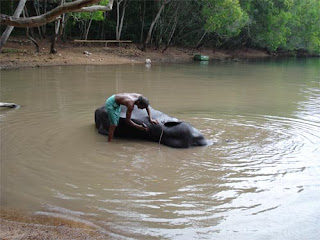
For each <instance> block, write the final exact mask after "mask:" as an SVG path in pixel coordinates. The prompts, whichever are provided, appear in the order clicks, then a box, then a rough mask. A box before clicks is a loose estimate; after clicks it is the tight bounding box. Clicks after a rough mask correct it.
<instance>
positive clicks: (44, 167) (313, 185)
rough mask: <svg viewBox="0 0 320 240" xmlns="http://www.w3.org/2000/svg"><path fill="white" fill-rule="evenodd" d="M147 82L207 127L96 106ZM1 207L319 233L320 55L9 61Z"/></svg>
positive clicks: (253, 234) (174, 108)
mask: <svg viewBox="0 0 320 240" xmlns="http://www.w3.org/2000/svg"><path fill="white" fill-rule="evenodd" d="M117 92H139V93H142V94H143V95H145V96H147V97H148V98H149V100H150V103H151V105H152V106H153V107H154V108H155V109H158V110H160V111H162V112H165V113H167V114H169V115H172V116H174V117H177V118H179V119H181V120H185V121H187V122H189V123H191V124H192V125H193V126H194V127H196V128H197V129H199V130H200V131H201V132H202V133H203V134H204V136H205V137H206V139H207V140H208V141H209V142H210V145H209V146H206V147H196V148H191V149H173V148H169V147H166V146H163V145H161V146H160V145H158V144H157V143H153V142H144V141H141V140H140V141H134V140H127V139H114V141H113V142H112V143H108V142H107V137H106V136H102V135H99V134H98V133H97V131H96V130H95V127H94V111H95V109H96V108H97V107H100V106H101V105H103V104H104V102H105V100H106V98H107V97H108V96H110V95H112V94H114V93H117ZM1 101H5V102H15V103H17V104H19V105H21V107H20V108H18V109H1V110H0V111H1V112H0V128H1V208H2V209H6V208H11V209H12V208H13V209H17V210H21V211H28V212H31V213H32V214H35V215H45V216H53V217H60V218H65V219H72V220H74V221H79V222H82V223H86V224H88V225H92V226H95V227H97V228H98V229H99V231H101V232H104V233H106V234H107V235H108V236H109V237H110V238H114V239H234V238H237V239H290V240H291V239H308V240H310V239H311V240H312V239H318V237H319V236H320V228H319V226H320V201H319V199H320V107H319V106H320V60H319V59H298V60H297V59H291V60H279V61H258V62H236V63H234V62H232V63H217V62H210V63H209V64H202V63H199V62H197V63H189V64H170V65H169V64H154V65H152V66H151V67H150V68H147V67H145V66H144V65H118V66H61V67H48V68H32V69H30V68H26V69H16V70H5V71H1Z"/></svg>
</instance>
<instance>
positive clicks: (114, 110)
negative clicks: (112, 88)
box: [106, 93, 158, 142]
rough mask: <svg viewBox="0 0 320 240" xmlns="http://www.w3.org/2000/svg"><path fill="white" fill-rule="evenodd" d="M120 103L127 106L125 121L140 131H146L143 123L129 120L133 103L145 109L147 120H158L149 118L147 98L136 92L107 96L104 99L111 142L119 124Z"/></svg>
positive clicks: (154, 122)
mask: <svg viewBox="0 0 320 240" xmlns="http://www.w3.org/2000/svg"><path fill="white" fill-rule="evenodd" d="M120 105H124V106H126V107H127V113H126V121H127V124H129V125H130V126H132V127H135V128H137V129H139V130H141V131H148V128H147V127H146V125H145V124H142V125H140V124H137V123H135V122H133V121H132V120H131V115H132V111H133V109H134V105H137V107H138V108H139V109H146V110H147V113H148V116H149V121H150V122H151V123H153V124H157V123H158V122H157V121H155V120H153V119H152V118H151V114H150V110H149V100H148V99H147V98H146V97H144V96H142V95H141V94H138V93H118V94H115V95H112V96H111V97H109V98H108V99H107V101H106V109H107V110H108V117H109V121H110V125H109V135H108V141H109V142H111V140H112V138H113V133H114V130H115V129H116V127H117V126H118V124H119V118H120V112H121V107H120Z"/></svg>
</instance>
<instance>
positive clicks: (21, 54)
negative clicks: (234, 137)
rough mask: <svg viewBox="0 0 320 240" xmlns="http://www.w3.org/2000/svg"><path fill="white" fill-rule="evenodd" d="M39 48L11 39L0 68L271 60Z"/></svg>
mask: <svg viewBox="0 0 320 240" xmlns="http://www.w3.org/2000/svg"><path fill="white" fill-rule="evenodd" d="M109 45H110V44H109ZM39 47H40V53H36V52H35V46H34V45H33V44H32V43H31V42H30V41H27V40H23V39H10V40H9V41H8V42H7V44H6V45H5V47H4V49H3V51H2V53H1V55H0V69H12V68H22V67H42V66H57V65H110V64H128V63H130V64H135V63H144V62H145V59H150V60H151V61H152V62H187V61H192V59H193V56H194V54H196V53H200V54H203V55H207V56H209V57H210V59H211V60H217V61H229V60H234V61H238V60H239V59H248V58H249V59H250V58H268V57H273V56H272V55H271V54H269V53H267V52H264V51H260V50H259V51H258V50H253V49H241V50H235V51H224V50H212V49H205V48H203V49H198V50H194V49H189V48H178V47H170V48H168V49H167V50H166V51H165V52H164V53H162V52H161V51H160V50H153V49H148V50H147V51H146V52H143V51H141V50H139V46H138V45H136V44H133V43H132V44H131V43H130V44H123V45H122V46H118V45H117V44H115V45H113V46H108V47H104V46H103V44H102V43H94V44H88V45H87V46H84V45H83V44H79V43H73V42H67V43H58V44H57V45H56V49H57V53H56V54H50V53H49V52H50V43H49V42H48V41H46V40H43V41H39Z"/></svg>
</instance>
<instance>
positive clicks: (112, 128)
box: [108, 124, 117, 142]
mask: <svg viewBox="0 0 320 240" xmlns="http://www.w3.org/2000/svg"><path fill="white" fill-rule="evenodd" d="M116 127H117V126H116V125H111V124H110V126H109V133H108V142H111V140H112V138H113V133H114V130H115V129H116Z"/></svg>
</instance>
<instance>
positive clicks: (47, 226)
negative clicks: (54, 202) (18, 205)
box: [0, 209, 113, 240]
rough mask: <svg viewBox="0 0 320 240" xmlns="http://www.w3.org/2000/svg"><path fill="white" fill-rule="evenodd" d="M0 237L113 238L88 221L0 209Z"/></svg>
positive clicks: (17, 238)
mask: <svg viewBox="0 0 320 240" xmlns="http://www.w3.org/2000/svg"><path fill="white" fill-rule="evenodd" d="M0 216H1V218H0V239H3V240H13V239H14V240H20V239H21V240H22V239H36V240H44V239H65V240H69V239H70V240H71V239H72V240H82V239H83V240H89V239H98V240H99V239H101V240H102V239H113V237H112V236H111V235H110V234H108V233H106V232H105V230H103V229H99V227H98V226H94V225H92V224H90V223H86V222H85V221H84V222H79V221H73V220H67V219H63V218H59V217H58V216H57V217H52V216H44V215H39V214H38V215H36V214H31V213H27V212H19V211H16V210H12V209H10V210H9V209H1V212H0Z"/></svg>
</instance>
